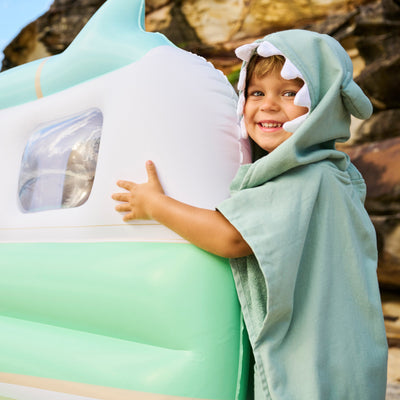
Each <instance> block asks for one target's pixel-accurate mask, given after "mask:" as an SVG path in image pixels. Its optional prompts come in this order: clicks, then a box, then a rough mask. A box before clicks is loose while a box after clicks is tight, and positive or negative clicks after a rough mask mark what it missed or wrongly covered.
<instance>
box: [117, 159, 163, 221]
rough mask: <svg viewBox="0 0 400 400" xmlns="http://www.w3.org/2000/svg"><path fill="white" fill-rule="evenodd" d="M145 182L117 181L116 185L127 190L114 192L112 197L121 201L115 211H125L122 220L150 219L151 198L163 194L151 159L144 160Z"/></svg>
mask: <svg viewBox="0 0 400 400" xmlns="http://www.w3.org/2000/svg"><path fill="white" fill-rule="evenodd" d="M146 171H147V178H148V181H147V183H142V184H136V183H133V182H129V181H118V182H117V185H118V186H119V187H121V188H123V189H126V190H128V193H114V194H113V195H112V198H113V199H114V200H117V201H121V202H122V204H119V205H117V206H116V207H115V209H116V210H117V211H120V212H127V214H126V215H125V216H124V218H123V220H124V221H130V220H132V219H152V213H151V205H152V200H154V199H155V198H157V196H160V195H161V196H162V195H164V190H163V188H162V186H161V183H160V181H159V179H158V175H157V171H156V167H155V165H154V164H153V162H152V161H147V162H146Z"/></svg>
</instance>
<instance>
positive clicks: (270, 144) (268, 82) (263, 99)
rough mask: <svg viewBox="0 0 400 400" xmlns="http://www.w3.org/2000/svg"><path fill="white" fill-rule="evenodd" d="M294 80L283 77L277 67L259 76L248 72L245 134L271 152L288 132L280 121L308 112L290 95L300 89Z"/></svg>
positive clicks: (293, 95)
mask: <svg viewBox="0 0 400 400" xmlns="http://www.w3.org/2000/svg"><path fill="white" fill-rule="evenodd" d="M301 87H302V84H301V83H299V82H298V81H296V80H294V79H292V80H286V79H283V78H282V76H281V75H280V71H273V72H271V73H269V74H267V75H265V76H263V77H262V78H257V77H256V76H254V75H253V76H252V77H251V78H250V81H249V84H248V88H247V98H246V103H245V106H244V113H243V116H244V122H245V124H246V129H247V133H248V135H249V136H250V137H251V138H252V139H253V140H254V141H255V142H256V143H257V144H258V145H259V146H260V147H261V148H262V149H264V150H266V151H268V152H271V151H273V150H274V149H276V148H277V147H278V146H279V145H280V144H281V143H283V142H284V141H285V140H286V139H288V138H289V137H290V136H291V135H292V133H291V132H287V131H285V130H284V129H283V128H282V125H283V124H284V123H285V122H287V121H291V120H293V119H295V118H297V117H300V116H301V115H303V114H305V113H307V112H308V109H307V107H301V106H296V105H295V104H294V97H295V96H296V93H297V92H298V91H299V90H300V89H301Z"/></svg>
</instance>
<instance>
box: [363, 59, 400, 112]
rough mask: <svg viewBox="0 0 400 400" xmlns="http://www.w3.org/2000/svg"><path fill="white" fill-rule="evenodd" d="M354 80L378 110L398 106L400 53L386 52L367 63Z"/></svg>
mask: <svg viewBox="0 0 400 400" xmlns="http://www.w3.org/2000/svg"><path fill="white" fill-rule="evenodd" d="M356 82H357V83H358V84H359V85H360V86H361V88H362V89H363V90H364V92H365V94H366V95H367V96H368V97H369V98H370V100H371V102H372V104H373V105H374V107H375V108H376V109H378V110H385V109H388V108H400V98H399V96H398V95H397V93H396V92H397V91H398V90H400V53H392V54H390V55H389V54H388V55H387V57H386V58H385V59H378V60H376V61H375V62H373V63H372V64H370V65H367V66H366V67H365V68H364V70H363V71H362V72H361V74H360V75H359V76H358V77H357V79H356Z"/></svg>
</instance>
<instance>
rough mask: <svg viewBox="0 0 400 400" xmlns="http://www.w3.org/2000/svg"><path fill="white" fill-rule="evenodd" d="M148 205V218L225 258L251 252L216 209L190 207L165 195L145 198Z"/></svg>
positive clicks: (234, 229)
mask: <svg viewBox="0 0 400 400" xmlns="http://www.w3.org/2000/svg"><path fill="white" fill-rule="evenodd" d="M148 207H149V214H150V216H151V218H152V219H154V220H156V221H158V222H160V223H161V224H163V225H165V226H166V227H168V228H170V229H172V230H173V231H174V232H176V233H177V234H178V235H180V236H182V237H183V238H184V239H186V240H188V241H189V242H191V243H193V244H195V245H196V246H198V247H200V248H202V249H204V250H206V251H209V252H210V253H213V254H217V255H219V256H222V257H227V258H236V257H243V256H246V255H249V254H251V253H252V251H251V249H250V247H249V246H248V244H247V243H246V242H245V240H244V239H243V238H242V236H241V235H240V233H239V232H238V231H237V230H236V228H235V227H234V226H233V225H232V224H231V223H230V222H229V221H228V220H227V219H226V218H225V217H224V216H223V215H222V214H221V213H220V212H219V211H215V210H207V209H203V208H198V207H192V206H190V205H188V204H185V203H181V202H179V201H177V200H175V199H172V198H171V197H168V196H166V195H165V194H159V195H156V196H153V197H152V198H151V199H149V203H148Z"/></svg>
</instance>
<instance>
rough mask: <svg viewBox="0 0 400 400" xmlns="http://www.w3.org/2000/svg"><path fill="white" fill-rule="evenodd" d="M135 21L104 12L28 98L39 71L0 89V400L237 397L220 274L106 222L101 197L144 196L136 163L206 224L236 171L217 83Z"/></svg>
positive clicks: (198, 63) (154, 229)
mask: <svg viewBox="0 0 400 400" xmlns="http://www.w3.org/2000/svg"><path fill="white" fill-rule="evenodd" d="M143 12H144V2H143V1H135V0H129V1H128V0H109V1H107V2H106V3H105V4H104V5H103V7H101V8H100V9H99V11H98V12H97V13H96V14H95V15H94V16H93V18H92V19H91V20H90V21H89V22H88V24H87V25H86V27H85V28H84V29H83V30H82V32H81V33H80V34H79V35H78V36H77V38H76V39H75V41H74V42H73V43H72V44H71V45H70V47H69V48H68V49H67V50H66V51H65V52H64V53H62V54H60V55H57V56H54V57H51V58H49V59H48V60H47V61H46V62H45V64H44V65H42V67H43V68H42V70H41V75H40V89H41V92H42V94H43V97H41V98H36V97H37V96H36V93H37V90H35V75H36V71H37V68H38V65H39V64H40V63H41V62H42V61H40V62H33V63H31V64H26V65H23V66H21V67H18V68H15V69H13V70H10V71H6V72H5V73H2V74H0V88H1V90H0V100H1V104H2V108H3V109H2V110H1V111H0V124H1V126H2V127H3V128H2V135H1V140H2V143H1V146H0V153H1V154H0V171H1V179H2V181H3V185H4V187H6V188H7V190H5V191H3V192H2V194H1V196H0V207H1V209H2V210H4V211H3V214H2V217H1V219H0V251H1V254H2V257H1V258H0V273H1V276H2V279H1V281H0V304H1V308H0V343H1V345H0V396H5V397H8V398H12V399H15V400H31V399H38V398H40V399H44V398H46V397H45V395H46V393H47V394H49V393H51V394H52V395H53V397H52V398H53V399H55V398H56V396H58V395H59V394H60V393H61V394H62V395H63V396H64V397H63V399H64V398H65V399H67V400H68V399H71V400H72V399H77V398H85V397H89V398H97V399H106V398H112V399H117V400H118V399H124V398H129V399H135V398H140V399H146V398H149V399H150V398H151V399H155V400H157V399H182V398H196V399H221V400H225V399H226V400H228V399H229V400H230V399H238V400H240V399H244V397H245V395H246V382H247V369H248V365H247V364H248V361H247V360H248V343H247V339H246V333H245V329H244V327H243V324H242V318H241V313H240V308H239V305H238V301H237V297H236V292H235V288H234V284H233V279H232V276H231V271H230V267H229V263H228V261H227V260H225V259H222V258H219V257H215V256H213V255H211V254H209V253H207V252H204V251H202V250H200V249H198V248H196V247H195V246H193V245H191V244H189V243H187V242H186V241H185V240H183V239H182V238H181V237H179V236H178V235H176V234H175V233H174V232H172V231H170V230H168V229H167V228H165V227H163V226H162V225H160V224H158V223H156V222H154V221H134V222H131V223H123V222H122V219H121V215H119V214H118V213H117V212H115V211H114V206H115V204H114V201H113V200H112V199H111V194H112V193H113V192H115V190H116V186H115V182H116V181H117V180H118V179H130V180H135V181H143V180H144V179H145V178H146V177H145V168H144V164H145V161H146V160H147V159H152V160H153V161H154V162H155V164H156V165H157V168H158V171H159V175H160V179H161V180H162V183H163V185H164V188H165V191H166V192H167V193H168V194H170V195H171V196H173V197H175V198H177V199H178V200H181V201H185V202H187V203H189V204H193V205H195V206H200V207H204V208H210V209H212V208H215V207H216V206H217V205H218V204H219V203H220V202H221V201H222V200H223V199H224V198H226V197H227V196H228V195H229V184H230V181H231V180H232V178H233V176H234V175H235V173H236V171H237V168H238V167H239V165H240V162H241V160H243V161H244V162H248V161H249V149H248V146H247V143H245V142H242V141H241V139H240V133H239V129H238V127H237V124H236V102H237V98H236V94H235V92H234V90H233V89H232V87H231V86H230V84H229V83H228V81H227V80H226V78H225V77H224V76H223V74H222V73H221V72H219V71H217V70H216V69H215V68H214V67H213V66H212V65H211V64H210V63H207V62H206V61H205V60H204V59H202V58H201V57H199V56H196V55H194V54H191V53H188V52H186V51H183V50H181V49H178V48H177V47H175V46H173V45H172V44H171V43H170V42H169V41H168V40H167V39H166V38H164V37H163V36H162V35H160V34H151V33H147V32H145V31H144V29H143V24H142V21H143V16H144V14H143ZM111 33H112V34H111ZM125 38H129V40H128V39H125ZM92 40H98V41H100V42H101V43H102V45H101V46H95V48H93V49H90V51H91V53H90V52H89V49H88V48H87V46H88V43H91V41H92ZM113 41H115V43H114V42H113ZM116 49H119V50H118V52H117V53H118V54H116V55H115V58H114V59H113V60H112V61H110V58H109V56H110V52H111V51H113V52H115V51H116ZM119 52H120V53H119ZM113 57H114V56H113ZM76 60H80V62H75V61H76ZM71 64H74V66H73V68H71V69H69V68H70V66H71ZM55 71H58V72H59V73H58V75H57V74H56V73H55ZM57 77H58V78H57ZM57 80H58V81H57ZM20 82H24V85H20ZM37 87H38V85H37V77H36V89H37ZM7 92H10V93H11V94H10V95H9V94H7ZM182 165H185V168H182ZM57 393H58V394H57ZM124 396H125V397H124Z"/></svg>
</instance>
